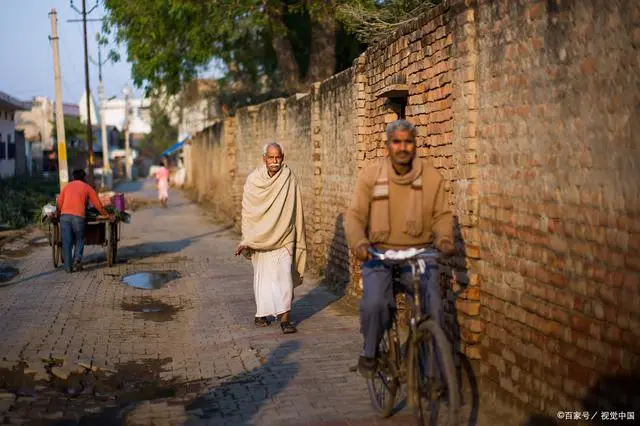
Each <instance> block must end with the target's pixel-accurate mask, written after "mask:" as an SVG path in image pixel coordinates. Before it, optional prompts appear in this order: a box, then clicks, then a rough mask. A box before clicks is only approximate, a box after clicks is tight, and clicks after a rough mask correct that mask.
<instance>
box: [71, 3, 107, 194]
mask: <svg viewBox="0 0 640 426" xmlns="http://www.w3.org/2000/svg"><path fill="white" fill-rule="evenodd" d="M86 3H87V2H86V0H82V10H79V9H78V8H77V7H75V5H74V4H73V0H71V8H72V9H73V10H75V11H76V12H78V13H79V14H80V15H82V20H81V22H82V28H83V39H84V76H85V78H84V81H85V92H86V98H87V99H86V101H87V145H88V148H89V167H88V168H89V170H88V171H89V173H88V178H89V184H90V185H92V186H93V185H94V177H93V163H94V159H93V128H92V126H91V111H92V109H91V86H90V84H89V53H88V47H87V20H89V21H93V20H92V19H88V18H87V15H90V14H91V12H93V11H94V10H95V9H96V8H97V7H98V0H96V4H95V5H94V6H93V7H92V8H91V9H89V11H87V4H86ZM100 20H102V18H100ZM67 22H80V20H68V21H67Z"/></svg>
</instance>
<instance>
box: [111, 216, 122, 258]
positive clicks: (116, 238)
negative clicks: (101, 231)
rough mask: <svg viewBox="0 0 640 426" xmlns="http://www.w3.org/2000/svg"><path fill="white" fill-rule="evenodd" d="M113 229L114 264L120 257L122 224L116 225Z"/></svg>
mask: <svg viewBox="0 0 640 426" xmlns="http://www.w3.org/2000/svg"><path fill="white" fill-rule="evenodd" d="M111 229H113V244H112V247H113V248H112V251H113V263H116V258H117V256H118V241H120V224H117V225H116V224H115V223H114V224H113V226H112V227H111Z"/></svg>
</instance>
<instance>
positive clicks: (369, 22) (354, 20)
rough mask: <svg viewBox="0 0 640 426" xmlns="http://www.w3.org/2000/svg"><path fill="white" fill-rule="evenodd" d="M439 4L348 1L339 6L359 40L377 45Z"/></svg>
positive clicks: (341, 17) (435, 1) (437, 0)
mask: <svg viewBox="0 0 640 426" xmlns="http://www.w3.org/2000/svg"><path fill="white" fill-rule="evenodd" d="M439 3H441V0H356V1H347V2H343V3H342V4H340V5H339V7H338V9H337V16H338V19H339V20H340V21H341V22H342V23H343V24H344V25H345V27H346V28H347V30H348V31H350V32H351V33H353V34H355V35H356V37H357V38H358V39H359V40H361V41H363V42H365V43H376V42H378V41H380V40H383V39H385V38H388V37H390V36H391V35H392V34H393V32H394V31H395V30H397V29H398V27H400V26H401V25H403V24H406V23H407V22H409V21H411V20H413V19H415V18H416V17H417V16H420V15H421V14H422V13H424V12H426V11H427V10H429V9H430V8H432V7H433V6H435V5H437V4H439Z"/></svg>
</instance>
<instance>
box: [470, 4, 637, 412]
mask: <svg viewBox="0 0 640 426" xmlns="http://www.w3.org/2000/svg"><path fill="white" fill-rule="evenodd" d="M474 12H475V29H476V31H477V52H478V53H477V55H478V62H477V74H476V78H477V90H478V96H477V106H478V120H479V121H478V132H479V136H478V138H477V144H478V152H479V153H480V157H479V165H478V171H479V174H478V181H479V183H480V194H481V200H480V233H481V235H480V238H481V252H480V258H481V262H480V265H479V266H480V269H479V271H480V275H481V279H482V296H481V300H482V310H481V315H482V319H483V321H484V323H485V331H484V335H483V337H482V360H483V362H484V363H483V368H482V374H483V376H484V377H485V378H486V379H487V382H488V383H492V384H493V385H494V386H495V387H496V388H498V389H501V390H502V391H507V392H508V393H509V394H510V395H511V396H512V397H513V398H514V399H517V400H519V401H521V402H524V403H526V404H528V405H529V406H531V407H534V408H536V409H539V410H545V411H547V412H549V413H553V412H554V411H555V410H568V409H573V408H580V409H581V408H582V407H585V408H586V407H588V405H586V403H585V401H584V399H585V397H586V395H588V393H591V394H592V396H593V393H594V392H595V393H596V394H598V392H599V391H597V390H596V389H595V387H596V385H597V384H598V383H599V380H600V384H602V381H603V380H608V381H609V383H608V385H609V386H611V385H612V383H615V381H616V380H618V381H619V380H622V378H623V377H624V376H629V377H630V375H631V374H632V372H633V371H634V368H638V367H639V365H638V355H640V344H639V342H640V297H639V294H638V292H639V290H640V289H639V271H640V254H639V249H640V220H639V219H640V218H639V217H638V214H639V213H640V194H639V179H640V173H639V172H640V170H639V168H638V166H639V164H638V162H637V161H638V159H639V158H640V146H639V145H640V144H639V139H638V134H639V133H638V132H639V131H640V125H639V119H640V117H639V115H638V101H639V99H640V98H639V97H638V83H639V77H638V72H637V70H638V69H639V68H638V66H639V65H640V63H639V60H638V58H639V56H638V50H637V48H638V44H639V43H640V33H639V32H640V30H639V28H638V25H639V24H640V3H638V2H632V1H609V2H600V1H596V0H593V1H586V0H583V1H529V2H491V1H480V2H479V4H477V5H476V7H475V10H474ZM636 372H637V370H636ZM636 380H637V376H636ZM636 383H637V382H636ZM598 396H603V397H605V398H606V397H614V398H616V397H617V396H616V394H615V390H614V388H610V389H608V390H605V391H604V393H603V394H601V395H598ZM622 406H624V404H623V405H622ZM628 406H629V405H627V407H628ZM602 409H604V408H603V407H602ZM592 410H593V408H592Z"/></svg>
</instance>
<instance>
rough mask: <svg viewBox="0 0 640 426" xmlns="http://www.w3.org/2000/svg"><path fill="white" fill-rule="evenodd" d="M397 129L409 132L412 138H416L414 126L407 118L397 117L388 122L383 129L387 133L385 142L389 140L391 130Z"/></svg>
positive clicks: (391, 133)
mask: <svg viewBox="0 0 640 426" xmlns="http://www.w3.org/2000/svg"><path fill="white" fill-rule="evenodd" d="M398 130H400V131H403V132H409V133H410V134H411V136H412V137H413V138H414V139H415V138H416V126H414V125H413V124H411V123H410V122H408V121H407V120H404V119H399V120H396V121H393V122H391V123H389V125H388V126H387V129H386V130H385V132H386V134H387V144H388V143H389V142H391V136H392V135H393V132H396V131H398Z"/></svg>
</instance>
